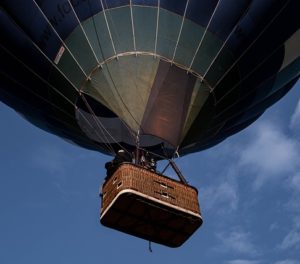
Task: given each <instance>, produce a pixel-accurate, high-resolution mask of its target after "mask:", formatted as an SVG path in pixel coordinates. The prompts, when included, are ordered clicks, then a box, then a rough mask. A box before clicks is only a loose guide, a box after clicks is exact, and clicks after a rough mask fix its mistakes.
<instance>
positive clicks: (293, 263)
mask: <svg viewBox="0 0 300 264" xmlns="http://www.w3.org/2000/svg"><path fill="white" fill-rule="evenodd" d="M274 264H300V261H299V260H293V259H285V260H280V261H277V262H275V263H274Z"/></svg>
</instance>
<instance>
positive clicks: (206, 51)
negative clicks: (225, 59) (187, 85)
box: [192, 32, 223, 75]
mask: <svg viewBox="0 0 300 264" xmlns="http://www.w3.org/2000/svg"><path fill="white" fill-rule="evenodd" d="M222 44H223V43H222V42H221V41H220V40H219V39H217V38H216V37H214V36H212V35H210V34H209V33H208V32H206V35H205V37H204V39H203V40H202V43H201V45H200V48H199V50H198V53H197V55H196V58H195V60H194V63H193V65H192V69H193V70H194V71H196V72H198V73H200V74H201V75H203V74H204V73H205V72H206V70H207V69H208V67H209V65H210V64H211V62H212V61H213V60H214V58H215V56H216V55H217V53H218V51H219V50H220V48H221V47H222Z"/></svg>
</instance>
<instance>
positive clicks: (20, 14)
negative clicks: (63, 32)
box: [3, 0, 62, 59]
mask: <svg viewBox="0 0 300 264" xmlns="http://www.w3.org/2000/svg"><path fill="white" fill-rule="evenodd" d="M23 3H24V5H22V8H20V6H19V5H16V4H15V3H14V2H13V1H9V0H5V1H4V4H3V7H4V9H5V11H6V12H7V13H8V15H9V16H10V17H11V19H12V20H13V21H15V23H16V24H17V25H18V26H19V27H20V28H21V29H22V30H23V31H24V32H26V34H27V35H28V36H29V37H30V39H31V40H32V41H33V42H34V43H36V44H37V45H38V46H39V47H40V48H41V49H42V50H43V52H44V53H45V54H47V56H48V57H50V58H51V59H53V58H54V57H55V55H56V53H57V51H58V49H59V47H60V46H61V45H62V44H61V41H60V40H59V38H58V37H57V35H56V34H55V33H54V31H53V30H52V28H51V27H50V26H49V24H48V22H47V21H46V20H45V18H44V17H43V15H42V13H41V12H40V11H39V10H38V7H37V6H36V5H35V4H34V2H33V1H29V0H25V1H23V2H22V4H23Z"/></svg>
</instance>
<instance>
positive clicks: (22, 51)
mask: <svg viewBox="0 0 300 264" xmlns="http://www.w3.org/2000/svg"><path fill="white" fill-rule="evenodd" d="M0 32H1V34H3V36H6V37H5V38H1V39H0V43H1V46H3V47H4V48H6V49H7V50H9V52H11V53H12V54H14V55H15V56H16V57H17V58H18V59H19V60H21V61H23V62H24V63H25V64H26V65H28V66H29V67H30V68H32V69H33V70H34V71H35V72H37V73H38V74H39V75H41V76H43V77H44V78H47V76H48V72H49V70H50V68H51V67H52V65H51V63H50V62H49V61H48V60H47V59H46V58H45V57H44V56H41V53H40V51H38V50H37V48H36V47H35V46H34V45H33V43H32V41H31V40H30V39H29V37H28V36H27V35H26V34H25V33H24V32H23V31H22V30H21V29H20V28H19V27H18V26H17V25H16V24H15V23H14V22H13V21H12V20H11V19H10V18H9V17H8V16H7V14H5V13H4V12H3V11H0Z"/></svg>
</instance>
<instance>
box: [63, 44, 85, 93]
mask: <svg viewBox="0 0 300 264" xmlns="http://www.w3.org/2000/svg"><path fill="white" fill-rule="evenodd" d="M57 66H58V68H59V69H60V70H61V71H62V72H63V73H64V74H65V75H66V77H67V78H68V79H69V80H70V81H71V82H72V83H73V84H74V85H75V87H77V89H80V86H81V84H82V83H83V81H84V80H85V75H84V73H83V72H82V70H81V69H80V68H79V66H78V64H77V63H76V61H75V60H74V59H73V58H72V56H71V54H70V53H69V52H68V50H65V51H64V53H63V55H62V57H61V59H60V61H59V63H58V65H57Z"/></svg>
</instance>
